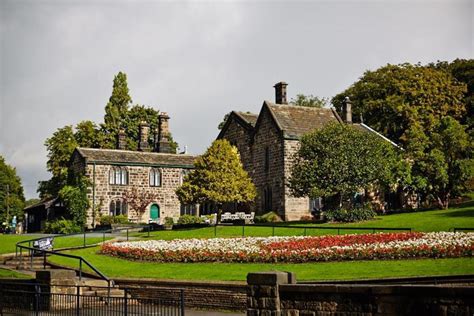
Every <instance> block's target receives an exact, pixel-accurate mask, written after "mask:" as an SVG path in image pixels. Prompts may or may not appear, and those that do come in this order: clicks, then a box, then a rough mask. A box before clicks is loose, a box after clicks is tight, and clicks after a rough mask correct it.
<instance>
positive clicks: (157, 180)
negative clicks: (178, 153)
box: [155, 170, 161, 187]
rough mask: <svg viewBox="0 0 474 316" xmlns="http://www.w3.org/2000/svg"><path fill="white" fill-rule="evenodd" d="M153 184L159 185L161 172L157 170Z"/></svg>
mask: <svg viewBox="0 0 474 316" xmlns="http://www.w3.org/2000/svg"><path fill="white" fill-rule="evenodd" d="M155 185H156V186H157V187H159V186H161V172H160V171H158V170H157V171H156V172H155Z"/></svg>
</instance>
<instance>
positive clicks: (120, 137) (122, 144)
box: [117, 128, 127, 150]
mask: <svg viewBox="0 0 474 316" xmlns="http://www.w3.org/2000/svg"><path fill="white" fill-rule="evenodd" d="M117 149H122V150H125V149H127V135H125V130H124V129H122V128H121V129H120V130H119V132H118V134H117Z"/></svg>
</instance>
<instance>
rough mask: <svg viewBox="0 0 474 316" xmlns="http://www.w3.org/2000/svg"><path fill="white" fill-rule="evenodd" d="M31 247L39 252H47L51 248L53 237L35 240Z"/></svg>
mask: <svg viewBox="0 0 474 316" xmlns="http://www.w3.org/2000/svg"><path fill="white" fill-rule="evenodd" d="M33 247H34V248H38V249H40V250H49V249H52V248H53V237H46V238H41V239H38V240H35V241H34V242H33Z"/></svg>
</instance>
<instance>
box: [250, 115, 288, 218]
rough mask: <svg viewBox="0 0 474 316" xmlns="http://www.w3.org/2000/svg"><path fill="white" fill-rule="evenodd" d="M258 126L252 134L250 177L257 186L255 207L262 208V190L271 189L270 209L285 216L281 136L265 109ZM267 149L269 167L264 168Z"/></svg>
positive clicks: (261, 211) (261, 210) (262, 210)
mask: <svg viewBox="0 0 474 316" xmlns="http://www.w3.org/2000/svg"><path fill="white" fill-rule="evenodd" d="M259 119H260V122H259V127H258V129H257V130H256V132H255V135H254V143H253V163H252V165H253V173H252V178H253V181H254V183H255V186H256V188H257V198H256V201H255V204H256V207H257V209H258V210H260V213H263V212H265V210H264V209H263V201H264V190H265V188H271V190H272V211H274V212H276V213H278V214H279V215H280V216H281V217H283V218H284V217H285V196H284V194H285V183H284V168H283V137H282V136H281V132H280V131H279V130H278V129H277V127H276V125H275V124H274V122H273V119H272V117H271V114H270V113H269V111H268V110H267V109H265V108H264V110H263V111H262V112H261V113H260V118H259ZM266 148H268V150H269V162H270V164H269V168H268V172H267V171H266V170H265V149H266Z"/></svg>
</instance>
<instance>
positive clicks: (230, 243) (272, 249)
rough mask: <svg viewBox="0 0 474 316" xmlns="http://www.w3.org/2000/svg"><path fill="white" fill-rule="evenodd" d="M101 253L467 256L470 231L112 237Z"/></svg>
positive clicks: (473, 240)
mask: <svg viewBox="0 0 474 316" xmlns="http://www.w3.org/2000/svg"><path fill="white" fill-rule="evenodd" d="M101 251H102V253H103V254H108V255H111V256H117V257H123V258H127V259H134V260H146V261H157V262H261V263H272V262H292V263H298V262H310V261H335V260H371V259H403V258H441V257H465V256H472V255H473V252H474V233H448V232H437V233H389V234H387V233H379V234H355V235H340V236H322V237H266V238H264V237H247V238H212V239H175V240H171V241H164V240H148V241H135V242H115V243H106V244H104V245H102V248H101Z"/></svg>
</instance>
